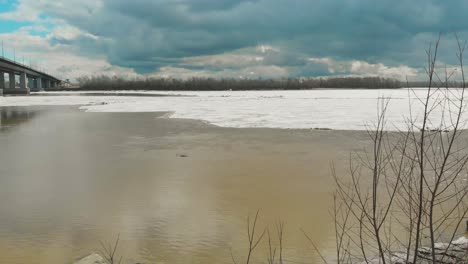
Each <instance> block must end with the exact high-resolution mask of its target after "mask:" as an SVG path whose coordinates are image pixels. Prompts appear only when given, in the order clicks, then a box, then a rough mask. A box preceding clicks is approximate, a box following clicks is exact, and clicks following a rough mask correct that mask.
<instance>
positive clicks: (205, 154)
mask: <svg viewBox="0 0 468 264" xmlns="http://www.w3.org/2000/svg"><path fill="white" fill-rule="evenodd" d="M0 114H1V126H0V149H1V151H0V263H11V264H23V263H49V264H55V263H57V264H64V263H71V262H73V260H75V259H77V258H79V257H81V256H84V255H87V254H89V253H90V252H98V251H99V250H100V249H101V246H100V241H102V242H104V243H110V242H112V241H114V240H115V239H116V237H117V236H118V235H119V234H120V243H119V247H118V252H117V255H119V256H123V261H122V263H137V262H138V263H221V264H222V263H232V260H231V253H230V251H232V254H233V255H234V256H236V258H237V259H239V260H242V259H243V258H245V255H246V253H247V252H246V248H247V226H246V219H247V216H248V215H251V216H252V215H253V214H255V212H256V211H257V210H258V209H260V219H259V222H258V229H259V231H258V232H260V231H261V230H263V228H265V227H270V228H274V225H275V223H276V222H277V221H278V220H282V221H284V222H285V223H286V227H285V231H284V232H285V235H284V244H285V246H284V247H285V249H284V253H283V254H284V258H285V260H286V263H318V262H319V256H318V255H317V254H315V253H314V252H313V250H312V249H311V247H310V245H309V244H308V242H307V240H306V238H305V237H304V235H303V234H302V232H301V231H300V229H301V228H303V229H304V230H306V231H307V233H308V234H309V236H310V237H311V238H312V239H313V240H314V241H315V242H316V244H317V246H318V247H319V248H320V250H321V251H322V252H323V253H324V254H329V255H332V254H333V253H334V231H333V224H332V218H331V216H330V208H331V204H332V196H331V193H332V191H333V189H334V187H333V180H332V177H331V173H330V164H331V163H332V162H334V163H335V165H336V167H337V170H338V172H341V171H343V170H344V169H345V168H346V166H347V165H348V157H349V153H350V152H351V151H360V150H362V149H363V148H364V147H365V146H368V144H370V142H369V140H368V136H367V135H366V133H365V132H358V131H316V130H287V129H234V128H220V127H215V126H210V125H207V124H204V123H202V122H199V121H194V120H180V119H166V118H159V117H160V116H161V115H162V114H159V113H86V112H82V111H79V110H78V109H77V107H10V108H0ZM266 245H267V243H266V241H263V242H262V243H261V244H260V246H259V248H258V250H257V251H256V252H255V253H254V256H253V260H254V261H255V262H256V263H265V262H266V254H267V253H266Z"/></svg>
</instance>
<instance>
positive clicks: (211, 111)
mask: <svg viewBox="0 0 468 264" xmlns="http://www.w3.org/2000/svg"><path fill="white" fill-rule="evenodd" d="M459 92H460V90H457V89H453V90H452V93H455V94H458V93H459ZM85 93H86V92H85ZM96 93H97V92H88V95H87V96H83V94H84V93H83V92H79V93H78V92H60V93H53V92H47V93H37V95H41V96H19V97H16V96H15V97H3V98H0V106H27V105H80V108H81V109H82V110H84V111H88V112H169V113H170V114H168V115H167V117H171V118H185V119H198V120H203V121H206V122H208V123H210V124H213V125H217V126H222V127H268V128H304V129H313V128H329V129H339V130H365V129H366V128H368V127H369V126H372V124H374V123H375V121H376V119H377V113H378V107H379V104H380V105H381V104H382V102H383V101H385V100H387V99H389V106H388V110H387V129H388V130H397V129H405V128H406V127H407V126H406V123H407V120H408V118H409V117H410V115H409V112H410V111H409V109H410V105H411V109H412V112H413V114H412V117H413V118H416V117H418V116H421V110H422V104H421V102H420V101H419V100H418V99H417V98H418V97H420V98H424V97H425V95H426V93H427V89H412V90H409V89H397V90H385V89H380V90H346V89H344V90H343V89H341V90H333V89H327V90H325V89H324V90H303V91H212V92H211V91H210V92H200V91H197V92H181V91H154V92H145V91H137V92H135V91H116V92H114V91H109V92H99V93H100V94H99V95H98V94H96ZM440 93H441V94H443V93H444V92H440ZM125 94H128V95H125ZM137 94H142V95H147V96H137ZM150 95H154V96H150ZM157 95H174V96H157ZM176 95H182V96H176ZM432 115H433V117H436V118H434V119H433V121H434V122H435V123H433V124H432V125H431V126H432V127H437V126H438V124H437V120H438V118H437V117H439V116H440V109H438V110H437V111H434V112H433V113H432Z"/></svg>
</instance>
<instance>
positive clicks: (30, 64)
mask: <svg viewBox="0 0 468 264" xmlns="http://www.w3.org/2000/svg"><path fill="white" fill-rule="evenodd" d="M0 52H1V53H0V57H1V58H2V59H4V60H6V61H9V62H12V63H15V64H18V65H21V66H23V67H26V68H29V69H31V70H34V71H37V72H39V73H43V74H46V75H51V73H49V72H48V71H47V70H46V69H45V68H42V67H41V65H40V64H39V63H38V62H37V60H33V59H31V58H28V57H26V56H21V54H20V53H17V52H16V49H15V48H10V47H8V46H7V45H5V43H4V41H2V43H1V51H0Z"/></svg>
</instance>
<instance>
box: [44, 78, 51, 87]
mask: <svg viewBox="0 0 468 264" xmlns="http://www.w3.org/2000/svg"><path fill="white" fill-rule="evenodd" d="M44 88H45V89H49V88H50V80H49V79H46V80H45V87H44Z"/></svg>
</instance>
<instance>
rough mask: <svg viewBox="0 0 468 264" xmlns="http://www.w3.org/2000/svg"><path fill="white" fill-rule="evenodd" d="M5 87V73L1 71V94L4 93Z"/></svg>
mask: <svg viewBox="0 0 468 264" xmlns="http://www.w3.org/2000/svg"><path fill="white" fill-rule="evenodd" d="M3 89H5V73H3V72H1V71H0V96H2V95H3Z"/></svg>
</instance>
